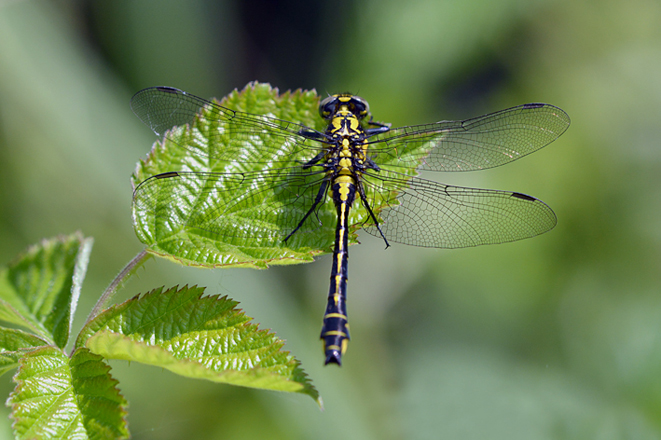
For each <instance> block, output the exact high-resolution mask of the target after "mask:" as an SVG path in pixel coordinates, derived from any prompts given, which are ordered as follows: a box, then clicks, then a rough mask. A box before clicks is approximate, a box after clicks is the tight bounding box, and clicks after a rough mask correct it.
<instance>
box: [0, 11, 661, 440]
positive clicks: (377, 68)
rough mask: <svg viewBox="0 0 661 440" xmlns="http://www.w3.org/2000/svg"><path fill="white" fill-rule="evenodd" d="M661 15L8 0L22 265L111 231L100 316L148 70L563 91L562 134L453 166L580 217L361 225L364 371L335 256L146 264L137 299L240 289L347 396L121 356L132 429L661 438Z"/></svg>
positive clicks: (5, 105) (4, 51) (460, 92)
mask: <svg viewBox="0 0 661 440" xmlns="http://www.w3.org/2000/svg"><path fill="white" fill-rule="evenodd" d="M659 23H661V3H660V2H658V1H657V0H603V1H576V0H555V1H544V0H540V1H530V0H503V1H500V2H492V1H487V0H461V1H458V0H453V1H431V0H429V1H423V0H409V1H406V2H402V1H398V0H386V1H378V0H371V1H362V2H358V1H350V0H342V1H334V2H331V1H319V2H303V1H300V2H296V1H285V2H278V1H268V0H262V1H239V0H236V1H219V2H212V1H201V0H195V1H190V0H189V1H186V2H184V1H169V0H115V1H83V0H81V1H76V2H73V1H64V0H60V1H55V0H52V1H28V0H24V1H21V0H4V1H2V0H0V212H1V216H0V240H1V246H0V257H2V258H1V259H0V261H3V262H6V261H9V260H10V259H12V258H13V257H14V256H15V255H16V254H17V253H19V252H20V251H21V250H22V249H24V248H25V247H26V246H27V245H29V244H31V243H34V242H36V241H38V240H40V239H41V238H42V237H49V236H53V235H56V234H59V233H70V232H72V231H74V230H77V229H80V230H82V231H83V232H84V233H85V234H86V235H91V236H93V237H94V238H95V240H96V241H95V247H94V252H93V254H92V260H91V264H90V268H89V271H88V279H87V281H86V283H85V286H84V288H83V292H82V299H81V304H80V306H79V316H78V319H77V321H76V327H75V328H76V331H77V329H79V328H80V325H81V324H82V322H83V320H84V318H85V315H86V313H87V312H88V311H89V309H90V307H91V305H92V304H93V303H94V301H95V300H96V298H97V297H98V296H99V294H100V292H101V291H102V290H103V288H104V287H105V286H106V285H107V283H108V282H110V280H111V279H112V278H113V277H114V276H115V274H116V273H117V272H118V271H119V270H120V269H121V268H122V267H123V266H124V264H126V263H127V262H128V261H129V260H130V259H131V258H132V257H133V256H134V255H135V254H136V253H137V252H138V251H139V250H140V249H141V244H140V243H139V242H138V240H137V238H136V237H135V235H134V234H133V230H132V226H131V218H130V204H131V191H132V190H131V187H130V184H129V176H130V175H131V173H132V171H133V168H134V164H135V162H136V161H137V160H138V159H139V158H141V157H144V156H145V155H146V154H147V152H148V151H149V149H150V146H151V144H152V142H153V141H154V140H155V136H153V135H152V133H151V132H150V131H149V130H148V129H147V128H146V127H145V126H142V125H141V124H140V122H139V121H138V119H137V118H135V117H134V116H133V114H132V112H131V110H130V108H129V99H130V97H131V96H132V94H133V93H135V92H136V91H138V90H139V89H141V88H144V87H147V86H154V85H169V86H174V87H178V88H181V89H184V90H187V91H189V92H191V93H194V94H196V95H199V96H204V97H211V96H216V97H218V98H221V97H222V96H224V95H225V94H227V93H228V92H230V91H231V90H232V89H233V88H235V87H238V88H242V87H243V86H244V85H245V83H247V82H248V81H251V80H259V81H263V82H270V83H271V84H273V85H274V86H277V87H279V88H280V89H281V90H282V91H284V90H286V89H289V88H292V89H295V88H299V87H300V88H316V89H317V90H318V91H319V93H320V94H326V93H327V92H328V93H335V92H344V91H351V92H354V93H359V94H360V95H361V96H362V97H364V98H365V99H367V100H368V101H369V103H370V106H371V109H372V112H373V114H374V115H375V118H376V119H377V120H380V121H389V122H392V123H393V126H399V125H406V124H416V123H425V122H433V121H437V120H442V119H463V118H468V117H472V116H477V115H480V114H483V113H487V112H491V111H496V110H500V109H502V108H506V107H509V106H513V105H516V104H522V103H526V102H535V101H541V102H548V103H551V104H554V105H557V106H559V107H561V108H562V109H564V110H565V111H567V112H568V113H569V115H570V116H571V118H572V126H571V127H570V129H569V131H568V132H567V133H566V134H565V135H564V136H562V137H561V138H560V139H558V140H557V141H556V142H555V143H553V144H552V145H550V146H548V147H546V148H545V149H543V150H542V151H539V152H537V153H535V154H533V155H531V156H529V157H526V158H524V159H522V160H519V161H517V162H515V163H512V164H510V165H507V166H505V167H501V168H499V169H494V170H489V171H484V172H480V173H465V174H460V173H458V174H452V173H447V174H441V175H435V176H432V177H433V178H435V179H437V180H440V181H442V182H445V183H452V184H459V185H469V186H477V187H485V188H495V189H505V190H514V191H521V192H525V193H528V194H531V195H534V196H536V197H539V198H541V199H542V200H544V201H545V202H547V203H548V204H549V205H550V206H551V207H552V208H554V210H555V211H556V213H557V215H558V226H557V227H556V228H555V229H554V230H553V231H551V232H549V233H547V234H545V235H543V236H540V237H536V238H534V239H530V240H525V241H522V242H516V243H510V244H503V245H498V246H486V247H481V248H470V249H462V250H453V251H448V250H431V249H421V248H411V247H407V246H398V245H394V246H393V247H392V248H390V249H388V250H387V251H384V250H383V247H384V246H383V243H382V242H381V241H380V240H377V239H374V238H372V237H369V236H367V235H366V234H362V235H361V241H362V245H360V246H354V247H352V249H351V258H350V281H349V315H350V318H351V326H352V327H351V329H352V337H353V339H352V342H351V344H350V346H349V350H348V352H347V354H346V356H345V357H344V365H343V366H342V368H336V367H335V366H329V367H323V366H322V359H323V356H322V350H321V342H320V341H319V340H318V335H319V330H320V326H321V318H322V314H323V310H324V307H325V302H326V298H325V296H326V292H327V291H328V277H329V274H330V259H329V257H328V256H324V257H322V258H319V259H318V260H317V261H316V262H315V263H313V264H309V265H304V266H296V267H276V268H272V269H269V270H266V271H255V270H239V269H234V270H213V271H209V270H200V269H192V268H181V267H178V266H175V265H174V264H172V263H169V262H167V261H163V260H158V261H156V260H152V261H150V262H148V263H147V265H146V266H145V268H144V270H141V271H140V273H139V277H138V278H136V279H134V280H133V281H131V283H129V285H128V286H127V288H126V289H125V290H124V291H122V292H121V294H120V295H119V298H117V299H118V300H123V299H125V298H128V297H129V296H132V295H134V294H136V293H138V292H143V291H146V290H148V289H151V288H153V287H156V286H160V285H163V284H165V285H168V286H169V285H174V284H184V283H190V284H199V285H203V286H207V287H208V290H207V291H208V292H209V293H221V294H228V295H230V296H231V297H233V298H235V299H236V300H238V301H240V302H241V307H242V308H243V309H244V310H245V311H246V312H247V314H248V315H250V316H252V317H254V318H255V321H256V322H258V323H260V325H261V326H262V327H265V328H272V329H274V330H275V331H276V332H277V334H278V336H280V337H282V338H284V339H286V340H287V348H288V349H289V350H291V351H292V352H293V353H294V354H295V355H296V356H297V357H298V358H299V359H300V360H301V361H302V363H303V367H304V368H305V369H306V371H307V372H308V373H309V374H310V376H311V377H312V379H313V380H314V383H315V385H316V386H317V387H318V389H319V391H320V392H321V394H322V396H323V398H324V403H325V406H326V410H325V412H320V411H319V410H318V408H317V407H316V406H315V404H314V403H313V402H312V401H311V400H310V399H309V398H307V397H304V396H300V395H287V394H280V393H272V392H260V391H254V390H250V389H243V388H235V387H230V386H223V385H218V384H213V383H210V382H203V381H195V380H191V379H185V378H182V377H178V376H176V375H174V374H171V373H169V372H167V371H164V370H160V369H155V368H151V367H146V366H142V365H138V364H135V363H133V364H131V365H128V364H127V363H126V362H111V365H112V368H113V370H112V374H113V375H114V377H116V378H117V379H119V380H120V381H121V385H120V386H121V390H122V392H123V393H124V395H125V396H126V397H127V399H128V400H129V402H130V408H129V411H130V415H129V424H130V429H131V432H132V434H133V438H135V439H156V438H158V439H179V438H196V439H197V438H200V439H216V438H218V439H235V438H236V439H246V438H260V439H261V438H274V439H311V438H314V439H338V438H341V439H377V438H378V439H401V438H406V439H485V438H488V439H491V440H493V439H509V440H511V439H526V440H536V439H605V440H610V439H658V438H661V291H660V290H661V225H660V224H659V223H660V222H659V219H661V197H660V195H659V194H660V192H659V184H660V183H661V168H660V166H661V148H660V147H659V141H660V140H661V123H660V122H661V74H660V73H659V72H661V26H660V25H659ZM426 177H429V176H426ZM1 386H2V390H0V391H2V393H3V395H6V394H7V393H9V391H10V390H11V389H12V383H11V380H10V375H6V376H5V377H4V378H3V380H2V385H1ZM2 411H3V414H4V415H7V414H8V409H7V408H3V409H2ZM3 436H4V438H9V437H10V436H11V430H10V426H9V422H8V419H7V417H2V428H0V437H3Z"/></svg>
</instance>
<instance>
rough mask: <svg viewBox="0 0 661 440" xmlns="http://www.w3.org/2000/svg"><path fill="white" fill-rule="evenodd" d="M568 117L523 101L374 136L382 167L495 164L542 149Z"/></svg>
mask: <svg viewBox="0 0 661 440" xmlns="http://www.w3.org/2000/svg"><path fill="white" fill-rule="evenodd" d="M569 123H570V120H569V116H568V115H567V113H565V112H564V111H563V110H561V109H559V108H558V107H555V106H552V105H550V104H539V103H536V104H524V105H519V106H516V107H512V108H509V109H506V110H501V111H499V112H495V113H491V114H488V115H484V116H479V117H477V118H472V119H467V120H465V121H441V122H436V123H433V124H425V125H412V126H408V127H401V128H395V129H392V130H390V131H388V132H386V133H383V134H380V135H376V136H374V137H371V138H370V140H369V151H370V155H371V157H372V158H373V159H374V160H375V161H376V162H377V163H378V164H379V166H382V167H385V168H388V167H391V168H393V169H396V168H399V167H404V168H418V169H420V170H429V171H474V170H481V169H486V168H493V167H497V166H500V165H503V164H506V163H508V162H511V161H513V160H516V159H519V158H520V157H523V156H525V155H527V154H530V153H532V152H534V151H537V150H539V149H540V148H542V147H544V146H546V145H548V144H549V143H551V142H553V141H554V140H555V139H557V138H558V137H559V136H560V135H561V134H562V133H564V132H565V130H567V128H568V127H569Z"/></svg>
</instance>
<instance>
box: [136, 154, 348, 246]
mask: <svg viewBox="0 0 661 440" xmlns="http://www.w3.org/2000/svg"><path fill="white" fill-rule="evenodd" d="M324 178H325V176H324V174H323V173H319V172H310V171H309V170H302V169H301V168H300V167H290V168H283V169H277V170H264V171H259V172H250V173H200V172H168V173H162V174H158V175H155V176H152V177H150V178H149V179H147V180H145V181H143V182H142V183H140V185H138V187H137V188H136V189H135V192H134V194H133V216H134V223H135V224H136V225H138V226H136V231H138V235H139V236H140V238H141V240H142V239H143V238H144V240H143V242H146V243H155V242H159V241H162V240H167V239H168V238H169V237H174V236H177V237H178V239H181V237H182V236H184V237H188V238H187V239H188V240H194V237H195V236H204V237H206V238H212V239H214V240H216V241H218V242H222V243H229V244H234V245H241V246H277V247H280V246H283V245H284V244H283V239H284V238H285V237H286V236H287V235H289V233H291V232H292V231H293V230H294V229H295V228H296V226H297V225H298V223H299V222H300V221H301V220H302V219H303V218H304V216H305V214H306V213H307V212H308V210H309V209H310V207H311V206H313V203H314V200H315V198H316V196H317V194H318V192H319V188H320V186H321V183H322V181H323V179H324ZM324 200H325V194H324V199H323V200H322V204H320V206H319V207H318V209H317V210H316V211H315V214H314V215H310V216H309V217H308V218H307V220H306V221H305V222H304V223H303V225H302V226H301V228H300V229H299V230H298V231H297V232H296V234H294V235H293V236H292V238H291V239H290V240H289V241H288V243H287V245H289V246H296V245H297V243H298V242H300V243H303V244H305V243H310V237H309V235H310V234H311V233H313V232H314V233H315V235H318V236H321V237H327V238H328V240H332V238H333V237H334V234H333V231H334V228H335V221H336V216H335V212H334V209H333V208H332V207H324V206H323V201H324ZM322 229H323V230H322ZM182 232H183V234H182ZM306 235H307V236H306ZM328 240H327V241H328Z"/></svg>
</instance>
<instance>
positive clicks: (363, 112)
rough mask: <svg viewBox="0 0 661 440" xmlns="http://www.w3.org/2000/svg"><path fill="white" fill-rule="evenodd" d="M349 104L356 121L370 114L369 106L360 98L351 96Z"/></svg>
mask: <svg viewBox="0 0 661 440" xmlns="http://www.w3.org/2000/svg"><path fill="white" fill-rule="evenodd" d="M351 104H352V106H353V114H354V115H356V116H357V117H358V119H363V118H364V117H365V116H367V115H368V114H369V113H370V106H369V104H368V103H367V101H365V100H364V99H363V98H361V97H360V96H353V97H352V98H351Z"/></svg>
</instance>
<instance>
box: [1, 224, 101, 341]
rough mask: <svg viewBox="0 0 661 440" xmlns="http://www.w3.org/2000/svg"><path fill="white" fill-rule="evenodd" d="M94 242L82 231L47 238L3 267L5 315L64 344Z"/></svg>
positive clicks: (3, 307)
mask: <svg viewBox="0 0 661 440" xmlns="http://www.w3.org/2000/svg"><path fill="white" fill-rule="evenodd" d="M92 243H93V240H92V239H91V238H84V237H83V236H82V234H80V233H74V234H72V235H70V236H60V237H56V238H52V239H48V240H44V241H42V242H41V243H39V244H38V245H34V246H31V247H30V248H29V249H28V250H27V251H26V253H25V254H24V255H22V256H20V257H19V258H18V259H17V260H16V261H14V262H13V263H11V264H9V266H8V267H4V268H2V269H0V320H3V321H7V322H10V323H12V324H17V325H20V326H22V327H25V328H27V329H29V330H31V331H33V332H35V333H37V334H38V335H40V336H42V337H44V338H47V339H48V340H50V341H53V342H54V343H55V345H57V346H58V347H64V346H65V345H66V343H67V340H68V339H69V333H70V331H71V322H72V320H73V314H74V312H75V310H76V305H77V303H78V297H79V296H80V288H81V285H82V281H83V279H84V278H85V271H86V269H87V263H88V261H89V254H90V251H91V248H92Z"/></svg>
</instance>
